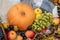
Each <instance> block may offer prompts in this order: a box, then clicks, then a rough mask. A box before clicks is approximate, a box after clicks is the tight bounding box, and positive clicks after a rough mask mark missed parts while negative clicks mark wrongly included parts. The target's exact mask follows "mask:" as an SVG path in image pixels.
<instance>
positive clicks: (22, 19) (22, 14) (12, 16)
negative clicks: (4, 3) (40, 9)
mask: <svg viewBox="0 0 60 40" xmlns="http://www.w3.org/2000/svg"><path fill="white" fill-rule="evenodd" d="M7 17H8V22H9V24H12V25H16V26H18V27H19V29H20V30H26V29H27V28H28V27H29V26H30V25H31V24H32V23H33V21H34V20H35V14H34V13H33V9H32V8H31V7H30V6H29V5H27V4H23V3H21V4H16V5H14V6H13V7H11V8H10V10H9V11H8V14H7Z"/></svg>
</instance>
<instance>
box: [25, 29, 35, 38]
mask: <svg viewBox="0 0 60 40" xmlns="http://www.w3.org/2000/svg"><path fill="white" fill-rule="evenodd" d="M25 35H26V37H27V38H31V39H32V38H33V37H34V35H35V33H34V32H33V31H32V30H28V31H26V33H25Z"/></svg>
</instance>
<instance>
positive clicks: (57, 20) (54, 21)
mask: <svg viewBox="0 0 60 40" xmlns="http://www.w3.org/2000/svg"><path fill="white" fill-rule="evenodd" d="M53 23H54V25H58V24H59V18H57V17H55V18H53Z"/></svg>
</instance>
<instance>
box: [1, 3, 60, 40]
mask: <svg viewBox="0 0 60 40" xmlns="http://www.w3.org/2000/svg"><path fill="white" fill-rule="evenodd" d="M0 20H1V18H0ZM7 20H8V22H6V23H2V21H1V24H3V29H1V27H0V34H1V35H0V38H1V40H55V39H56V38H57V39H59V38H60V36H58V35H60V24H59V23H60V19H59V18H58V17H56V18H54V17H53V14H52V13H51V12H47V11H44V12H43V11H42V9H41V8H35V9H33V8H32V7H30V6H29V5H27V4H23V3H21V4H16V5H14V6H13V7H11V8H10V9H9V11H8V13H7ZM2 30H4V35H5V36H4V35H3V33H2ZM3 36H4V37H5V39H4V37H3ZM2 38H3V39H2ZM59 40H60V39H59Z"/></svg>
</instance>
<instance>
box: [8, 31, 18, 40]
mask: <svg viewBox="0 0 60 40" xmlns="http://www.w3.org/2000/svg"><path fill="white" fill-rule="evenodd" d="M16 37H17V34H16V32H15V31H13V30H10V31H9V32H8V33H7V38H8V39H9V40H14V39H15V38H16Z"/></svg>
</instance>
